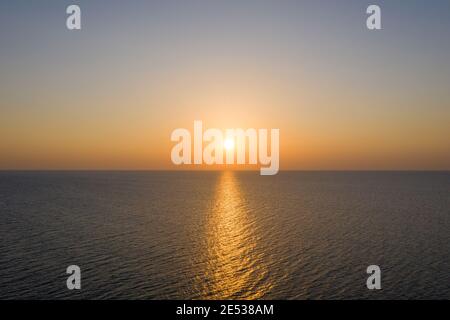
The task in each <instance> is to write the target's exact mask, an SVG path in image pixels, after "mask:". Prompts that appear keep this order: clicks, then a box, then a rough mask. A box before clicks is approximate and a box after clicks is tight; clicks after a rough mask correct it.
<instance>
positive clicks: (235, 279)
mask: <svg viewBox="0 0 450 320" xmlns="http://www.w3.org/2000/svg"><path fill="white" fill-rule="evenodd" d="M251 215H252V212H250V211H249V209H248V207H247V206H246V202H245V197H244V195H243V193H242V192H241V190H240V188H239V183H238V179H237V178H236V174H235V173H234V172H232V171H224V172H223V173H222V174H221V176H220V178H219V183H218V185H217V188H216V196H215V199H214V204H213V206H212V208H211V211H210V212H209V214H208V218H207V219H208V221H207V228H206V233H207V234H206V246H207V249H206V254H207V257H206V261H207V262H206V264H205V265H206V268H205V270H204V274H203V276H202V278H203V279H202V280H203V281H202V285H201V287H202V289H201V290H202V292H201V294H200V295H201V297H202V298H204V299H238V298H239V299H257V298H261V297H263V296H264V295H265V294H266V293H267V292H268V291H269V290H270V289H271V288H272V283H271V281H270V277H269V270H268V267H267V264H266V263H267V261H265V254H264V250H262V249H261V246H259V245H258V240H259V237H258V234H257V228H256V223H255V219H252V217H251ZM199 280H200V279H199Z"/></svg>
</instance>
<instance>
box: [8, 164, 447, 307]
mask: <svg viewBox="0 0 450 320" xmlns="http://www.w3.org/2000/svg"><path fill="white" fill-rule="evenodd" d="M0 239H1V241H0V299H29V298H32V299H52V298H56V299H216V298H217V299H258V298H259V299H412V298H414V299H432V298H437V299H450V173H449V172H281V173H279V174H278V175H276V176H260V175H259V173H258V172H233V171H223V172H0ZM73 264H74V265H78V266H80V268H81V279H82V280H81V286H82V288H81V290H79V291H77V290H73V291H70V290H68V289H67V287H66V279H67V277H68V275H67V274H66V268H67V266H69V265H73ZM373 264H375V265H378V266H380V268H381V285H382V290H368V289H367V288H366V280H367V278H368V276H369V275H368V274H367V273H366V269H367V267H368V266H369V265H373Z"/></svg>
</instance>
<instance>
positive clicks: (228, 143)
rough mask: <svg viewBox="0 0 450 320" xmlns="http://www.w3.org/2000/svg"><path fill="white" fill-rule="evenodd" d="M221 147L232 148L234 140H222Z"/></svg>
mask: <svg viewBox="0 0 450 320" xmlns="http://www.w3.org/2000/svg"><path fill="white" fill-rule="evenodd" d="M223 147H224V148H225V150H232V149H233V148H234V140H233V139H226V140H225V141H224V142H223Z"/></svg>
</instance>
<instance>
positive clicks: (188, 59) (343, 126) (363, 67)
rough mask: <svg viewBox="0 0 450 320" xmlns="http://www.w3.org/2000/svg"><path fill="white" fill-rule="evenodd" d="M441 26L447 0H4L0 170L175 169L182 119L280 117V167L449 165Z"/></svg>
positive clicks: (233, 121)
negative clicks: (176, 133) (373, 16)
mask: <svg viewBox="0 0 450 320" xmlns="http://www.w3.org/2000/svg"><path fill="white" fill-rule="evenodd" d="M70 4H77V5H79V6H80V8H81V15H82V18H81V19H82V29H81V30H79V31H69V30H67V28H66V18H67V14H66V13H65V11H66V7H67V6H68V5H70ZM370 4H377V5H379V6H380V7H381V14H382V30H377V31H370V30H368V29H367V28H366V18H367V15H366V13H365V11H366V8H367V7H368V6H369V5H370ZM449 32H450V1H447V0H442V1H440V0H435V1H418V0H410V1H400V0H391V1H376V0H372V1H364V0H360V1H350V0H348V1H334V0H327V1H317V0H315V1H301V0H295V1H294V0H272V1H267V0H240V1H237V0H226V1H225V0H208V1H206V0H202V1H200V0H179V1H173V0H164V1H163V0H161V1H137V0H130V1H126V2H125V1H106V0H105V1H100V0H90V1H58V0H54V1H46V0H41V1H32V0H29V1H22V0H18V1H2V2H0V170H10V169H13V170H22V169H24V170H25V169H36V170H37V169H43V170H47V169H107V170H110V169H121V170H127V169H175V166H174V165H173V164H172V163H171V160H170V152H171V149H172V147H173V145H174V143H173V142H171V141H170V135H171V132H172V131H173V130H174V129H176V128H181V127H183V128H188V129H190V130H192V126H193V122H194V120H202V121H203V124H204V126H205V127H210V128H221V129H227V128H244V129H245V128H268V129H270V128H279V129H280V167H281V169H282V170H297V169H298V170H450V139H449V137H450V90H449V88H450V85H449V84H450V37H449Z"/></svg>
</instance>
